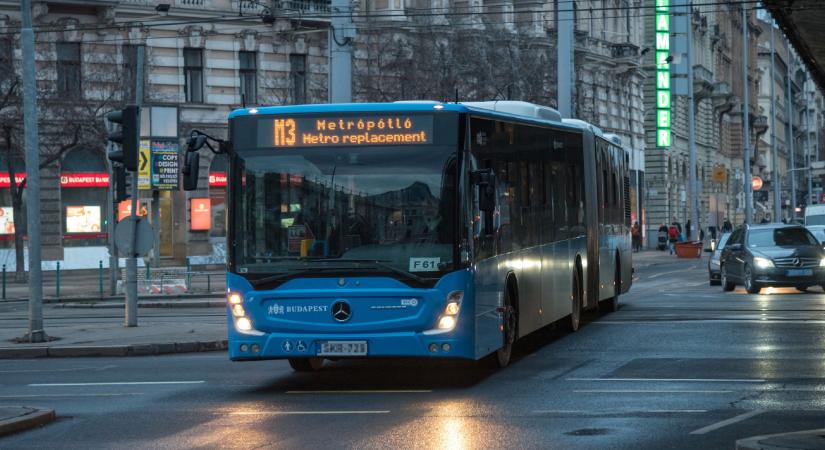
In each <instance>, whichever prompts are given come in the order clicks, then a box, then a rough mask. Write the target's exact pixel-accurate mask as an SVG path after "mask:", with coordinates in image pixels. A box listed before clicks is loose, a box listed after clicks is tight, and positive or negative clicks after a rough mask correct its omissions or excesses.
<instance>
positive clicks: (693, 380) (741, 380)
mask: <svg viewBox="0 0 825 450" xmlns="http://www.w3.org/2000/svg"><path fill="white" fill-rule="evenodd" d="M566 381H649V382H653V383H656V382H673V383H682V382H691V383H764V382H765V380H763V379H759V378H567V379H566Z"/></svg>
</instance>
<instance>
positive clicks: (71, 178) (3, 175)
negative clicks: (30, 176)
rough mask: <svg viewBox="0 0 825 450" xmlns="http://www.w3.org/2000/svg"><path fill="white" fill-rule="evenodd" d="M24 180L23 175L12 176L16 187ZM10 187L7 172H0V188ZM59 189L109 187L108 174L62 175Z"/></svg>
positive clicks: (24, 176)
mask: <svg viewBox="0 0 825 450" xmlns="http://www.w3.org/2000/svg"><path fill="white" fill-rule="evenodd" d="M25 179H26V174H25V173H16V174H14V181H15V183H16V184H17V186H20V185H21V184H22V183H23V180H25ZM8 187H11V177H10V176H9V174H8V172H0V188H8ZM60 187H64V188H84V187H91V188H95V187H103V188H105V187H109V174H108V173H106V172H78V173H64V174H61V175H60Z"/></svg>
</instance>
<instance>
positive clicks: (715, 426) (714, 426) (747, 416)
mask: <svg viewBox="0 0 825 450" xmlns="http://www.w3.org/2000/svg"><path fill="white" fill-rule="evenodd" d="M763 412H765V411H763V410H761V409H756V410H753V411H750V412H746V413H744V414H739V415H738V416H735V417H731V418H730V419H727V420H723V421H721V422H716V423H714V424H710V425H708V426H706V427H702V428H699V429H698V430H693V431H691V432H690V434H705V433H710V432H711V431H714V430H718V429H720V428H723V427H726V426H728V425H732V424H734V423H737V422H742V421H743V420H748V419H750V418H751V417H753V416H757V415H759V414H762V413H763Z"/></svg>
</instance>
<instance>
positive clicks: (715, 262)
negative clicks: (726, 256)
mask: <svg viewBox="0 0 825 450" xmlns="http://www.w3.org/2000/svg"><path fill="white" fill-rule="evenodd" d="M730 235H731V233H724V234H722V236H720V237H719V242H718V243H717V244H716V248H715V249H714V250H713V253H712V254H711V255H710V259H709V260H708V278H709V279H710V285H711V286H719V285H720V284H721V283H722V272H721V270H720V264H719V258H720V257H721V256H722V248H724V247H725V243H727V242H728V238H729V237H730Z"/></svg>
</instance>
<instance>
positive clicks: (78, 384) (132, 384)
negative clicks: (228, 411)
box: [29, 380, 206, 387]
mask: <svg viewBox="0 0 825 450" xmlns="http://www.w3.org/2000/svg"><path fill="white" fill-rule="evenodd" d="M202 383H206V381H204V380H199V381H117V382H112V383H33V384H29V387H66V386H135V385H144V384H145V385H153V384H202Z"/></svg>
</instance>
